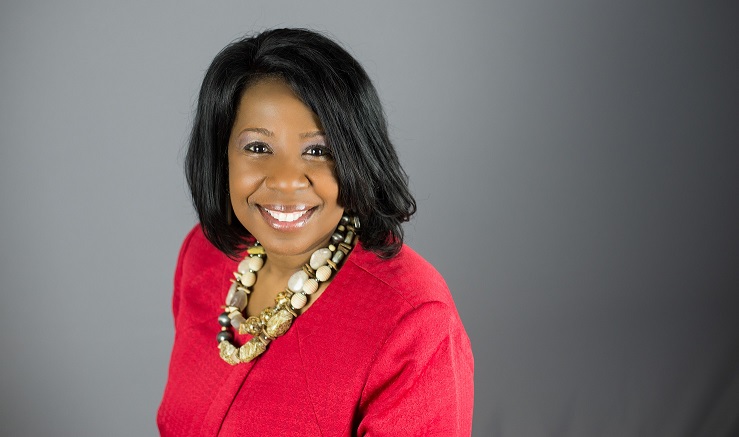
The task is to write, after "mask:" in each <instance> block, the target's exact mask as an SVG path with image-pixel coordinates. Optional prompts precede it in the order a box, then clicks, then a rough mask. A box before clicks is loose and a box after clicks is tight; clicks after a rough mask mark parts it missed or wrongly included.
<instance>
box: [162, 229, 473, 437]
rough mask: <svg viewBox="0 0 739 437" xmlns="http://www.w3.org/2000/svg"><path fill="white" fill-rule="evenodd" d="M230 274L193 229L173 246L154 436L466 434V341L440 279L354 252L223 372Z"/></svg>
mask: <svg viewBox="0 0 739 437" xmlns="http://www.w3.org/2000/svg"><path fill="white" fill-rule="evenodd" d="M236 264H237V262H236V261H232V260H230V259H228V258H227V257H226V256H225V255H223V254H222V253H221V252H220V251H218V250H217V249H216V248H215V247H214V246H212V245H211V244H210V243H209V242H208V241H207V240H206V239H205V236H204V235H203V233H202V231H201V229H200V227H199V226H196V227H195V228H194V229H193V230H192V231H191V232H190V234H189V235H188V236H187V238H186V240H185V242H184V243H183V245H182V249H181V251H180V257H179V261H178V263H177V270H176V273H175V286H174V297H173V311H174V320H175V340H174V348H173V350H172V356H171V361H170V366H169V378H168V381H167V386H166V388H165V390H164V397H163V399H162V403H161V405H160V407H159V412H158V415H157V424H158V426H159V431H160V433H161V435H162V436H178V437H183V436H216V435H221V436H353V435H364V436H385V435H386V436H395V437H397V436H407V435H418V436H426V435H443V436H469V435H470V433H471V428H472V401H473V381H472V374H473V358H472V351H471V348H470V342H469V339H468V337H467V334H466V333H465V331H464V327H463V326H462V322H461V321H460V319H459V315H458V314H457V310H456V308H455V306H454V302H453V301H452V297H451V295H450V293H449V290H448V288H447V286H446V284H445V283H444V280H443V278H442V277H441V276H440V275H439V273H438V272H437V271H436V270H435V269H434V268H433V267H432V266H431V265H430V264H429V263H427V262H426V261H425V260H424V259H423V258H421V257H420V256H419V255H418V254H416V253H415V252H414V251H413V250H412V249H410V248H409V247H407V246H404V247H403V248H402V250H401V251H400V253H399V254H398V255H397V256H396V257H394V258H392V259H389V260H382V259H380V258H378V257H377V256H376V255H374V254H373V253H372V252H369V251H366V250H364V249H363V248H362V247H361V245H357V247H356V248H355V249H354V251H353V252H352V253H351V254H350V256H349V257H348V258H347V259H346V261H345V262H344V265H343V267H342V268H341V270H339V273H337V274H336V276H335V277H334V279H333V281H332V282H331V284H329V286H328V287H327V288H326V290H325V291H324V292H323V294H322V295H321V296H320V298H319V299H318V300H317V301H316V302H315V303H314V304H313V305H312V306H311V307H310V308H309V309H308V310H307V311H306V312H305V313H304V314H302V315H301V316H299V317H298V318H297V319H296V320H295V322H294V323H293V326H292V327H291V328H290V330H289V331H288V332H287V333H286V334H285V335H283V336H282V337H279V338H278V339H276V340H274V341H273V342H272V343H271V344H270V345H269V347H268V348H267V351H266V352H265V353H264V354H263V355H261V356H260V357H258V358H257V359H255V360H254V361H252V362H251V363H246V364H239V365H237V366H231V365H229V364H227V363H225V362H223V361H222V360H221V358H220V357H219V356H218V347H217V343H216V339H215V338H216V334H217V333H218V331H219V325H218V322H217V320H216V319H217V317H218V315H219V314H220V313H221V312H222V309H221V305H223V301H224V298H225V295H226V292H227V289H228V285H229V279H230V278H231V276H232V273H231V272H233V271H234V270H235V269H236ZM248 338H249V336H248V335H247V336H238V335H237V338H236V341H237V343H239V344H241V343H242V342H244V341H246V340H247V339H248Z"/></svg>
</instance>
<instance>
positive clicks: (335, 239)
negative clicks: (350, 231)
mask: <svg viewBox="0 0 739 437" xmlns="http://www.w3.org/2000/svg"><path fill="white" fill-rule="evenodd" d="M342 241H344V236H343V235H341V233H340V232H334V234H333V235H331V242H332V243H333V244H339V243H341V242H342Z"/></svg>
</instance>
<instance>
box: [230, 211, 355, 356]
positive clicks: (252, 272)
mask: <svg viewBox="0 0 739 437" xmlns="http://www.w3.org/2000/svg"><path fill="white" fill-rule="evenodd" d="M358 228H359V218H358V217H351V218H350V217H349V216H346V215H345V216H343V217H342V218H341V221H340V222H339V225H338V226H337V228H336V231H335V232H334V233H333V235H331V239H330V242H331V243H330V244H329V245H328V247H325V248H321V249H318V250H316V251H315V252H313V254H312V255H311V256H310V260H309V261H308V262H307V263H305V265H303V268H302V269H300V270H298V271H297V272H295V273H293V275H292V276H290V279H289V280H288V281H287V287H286V288H285V290H283V291H280V292H279V293H277V296H276V297H275V305H274V306H271V307H267V308H265V309H264V310H262V312H261V313H260V314H259V315H258V316H251V317H248V318H246V317H244V313H243V312H244V309H245V308H246V304H247V302H248V300H249V295H250V294H251V291H252V288H251V287H253V286H254V284H255V283H256V281H257V272H258V271H259V270H260V269H261V268H262V266H263V265H264V260H265V259H266V258H267V254H266V252H265V251H264V247H262V246H261V245H260V244H259V242H257V243H256V244H255V245H254V246H251V247H250V248H248V249H247V256H246V257H245V258H244V260H243V261H241V262H240V263H239V265H238V267H237V269H236V271H235V272H234V279H231V286H230V287H229V289H228V294H227V295H226V305H225V306H224V309H225V311H224V312H223V313H222V314H221V315H220V316H218V323H219V324H220V325H221V331H220V332H219V333H218V335H217V336H216V340H217V341H218V349H219V351H220V356H221V358H222V359H223V360H224V361H225V362H227V363H228V364H231V365H236V364H239V363H248V362H249V361H251V360H253V359H254V358H256V357H258V356H259V355H261V354H262V353H264V351H265V350H267V345H268V344H269V343H270V342H271V341H272V340H274V339H276V338H277V337H279V336H281V335H283V334H285V333H286V332H287V330H288V329H290V326H291V325H292V323H293V320H294V319H295V318H296V317H298V311H300V309H302V308H304V307H305V305H306V304H307V303H308V298H309V297H310V296H311V295H312V294H313V293H315V292H316V291H317V290H318V287H319V284H320V283H321V282H326V281H328V280H329V279H330V278H331V276H332V275H333V274H334V273H336V272H337V271H338V270H339V267H340V266H341V263H342V261H343V260H344V259H345V258H346V257H347V255H349V253H350V252H351V251H352V249H353V248H354V245H355V244H356V242H357V234H356V230H357V229H358ZM232 329H235V330H237V332H238V333H239V334H251V335H252V336H253V337H252V338H251V339H250V340H249V341H247V342H246V343H244V345H242V346H240V347H237V346H236V345H234V344H233V339H234V334H233V333H232Z"/></svg>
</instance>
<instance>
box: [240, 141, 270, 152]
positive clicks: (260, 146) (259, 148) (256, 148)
mask: <svg viewBox="0 0 739 437" xmlns="http://www.w3.org/2000/svg"><path fill="white" fill-rule="evenodd" d="M244 150H246V151H247V152H252V153H269V146H268V145H266V144H264V143H260V142H254V143H249V144H247V145H246V147H244Z"/></svg>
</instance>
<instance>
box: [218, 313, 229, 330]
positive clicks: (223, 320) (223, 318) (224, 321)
mask: <svg viewBox="0 0 739 437" xmlns="http://www.w3.org/2000/svg"><path fill="white" fill-rule="evenodd" d="M218 324H219V325H221V326H223V327H224V328H228V327H229V326H231V319H229V318H228V313H221V315H220V316H218Z"/></svg>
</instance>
